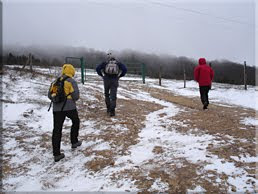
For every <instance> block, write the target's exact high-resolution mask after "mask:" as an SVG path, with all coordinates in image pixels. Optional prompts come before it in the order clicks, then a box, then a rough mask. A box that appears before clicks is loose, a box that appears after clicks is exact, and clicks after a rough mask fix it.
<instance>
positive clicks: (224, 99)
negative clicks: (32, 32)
mask: <svg viewBox="0 0 258 194" xmlns="http://www.w3.org/2000/svg"><path fill="white" fill-rule="evenodd" d="M37 71H38V72H41V74H38V73H34V74H31V73H29V72H24V71H20V70H14V69H11V68H7V67H6V68H5V71H4V74H3V77H2V86H3V95H2V104H3V176H4V178H3V189H4V190H5V191H130V192H139V191H147V192H191V191H193V192H203V191H208V192H232V191H237V192H245V191H248V192H254V191H255V184H257V180H256V179H255V162H257V157H256V155H255V136H254V134H255V126H256V127H257V120H256V119H255V111H254V110H257V108H255V88H254V87H248V90H247V91H245V90H243V89H241V88H240V87H239V86H233V85H227V84H217V83H214V84H213V90H211V92H210V98H211V104H212V105H211V106H210V109H209V110H208V111H206V112H204V111H203V110H202V109H201V104H200V103H199V101H200V100H199V98H198V96H199V92H198V86H197V84H196V83H195V82H192V81H191V82H187V88H185V89H184V88H183V87H182V86H183V82H182V81H175V80H163V82H162V85H163V86H158V80H154V79H146V84H145V85H143V84H142V83H141V81H140V80H139V79H138V80H137V78H130V77H125V78H122V79H121V80H120V87H119V90H118V108H117V115H116V117H114V118H109V117H108V116H107V115H106V114H105V107H104V98H103V84H102V80H101V79H100V78H99V77H98V76H97V75H96V74H94V73H89V74H87V81H86V83H85V85H82V84H79V88H80V91H81V98H80V100H79V102H78V111H79V116H80V120H81V125H80V126H81V128H80V139H81V140H82V141H83V144H82V146H81V147H80V148H78V149H77V150H75V151H72V150H71V145H70V142H69V131H70V126H71V122H70V121H69V120H68V119H67V120H66V121H65V123H64V129H63V137H62V145H61V149H62V150H63V151H64V153H65V155H66V157H65V159H63V160H61V161H60V162H58V163H55V162H54V161H53V156H52V144H51V133H52V128H53V127H52V126H53V121H52V113H51V111H50V112H48V111H47V109H48V106H49V100H48V98H47V91H48V88H49V85H50V83H51V81H53V78H51V77H49V76H48V74H49V72H50V70H49V69H40V68H37ZM52 72H53V71H52ZM52 72H51V73H52ZM78 72H79V71H78ZM44 74H45V75H44ZM79 78H80V74H79V73H77V74H76V77H75V79H77V80H78V81H79ZM184 96H187V97H190V98H186V97H184ZM231 114H232V115H231ZM215 117H216V118H215Z"/></svg>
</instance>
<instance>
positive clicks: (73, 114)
mask: <svg viewBox="0 0 258 194" xmlns="http://www.w3.org/2000/svg"><path fill="white" fill-rule="evenodd" d="M53 116H54V129H53V134H52V146H53V155H54V156H57V155H60V145H61V138H62V128H63V124H64V120H65V118H66V117H68V118H69V119H71V120H72V127H71V133H70V140H71V143H72V144H75V143H77V142H78V135H79V128H80V119H79V116H78V112H77V110H69V111H58V112H53Z"/></svg>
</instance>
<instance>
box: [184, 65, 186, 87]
mask: <svg viewBox="0 0 258 194" xmlns="http://www.w3.org/2000/svg"><path fill="white" fill-rule="evenodd" d="M185 87H186V73H185V64H184V88H185Z"/></svg>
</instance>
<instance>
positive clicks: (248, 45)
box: [3, 0, 257, 65]
mask: <svg viewBox="0 0 258 194" xmlns="http://www.w3.org/2000/svg"><path fill="white" fill-rule="evenodd" d="M255 32H257V27H256V26H255V1H254V0H223V1H222V0H205V1H197V0H188V1H187V0H181V1H180V0H44V1H43V0H41V1H40V0H33V1H26V0H3V43H4V46H5V45H15V44H18V45H23V46H26V45H28V46H29V45H68V46H83V47H87V48H94V49H97V50H101V51H108V50H116V51H121V50H123V49H133V50H137V51H141V52H146V53H155V54H171V55H176V56H186V57H191V58H199V57H206V58H207V59H209V60H213V59H229V60H232V61H235V62H240V63H243V61H245V60H246V61H247V63H248V64H249V65H254V59H255Z"/></svg>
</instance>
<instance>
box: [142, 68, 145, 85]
mask: <svg viewBox="0 0 258 194" xmlns="http://www.w3.org/2000/svg"><path fill="white" fill-rule="evenodd" d="M142 83H144V84H145V64H144V63H142Z"/></svg>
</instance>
